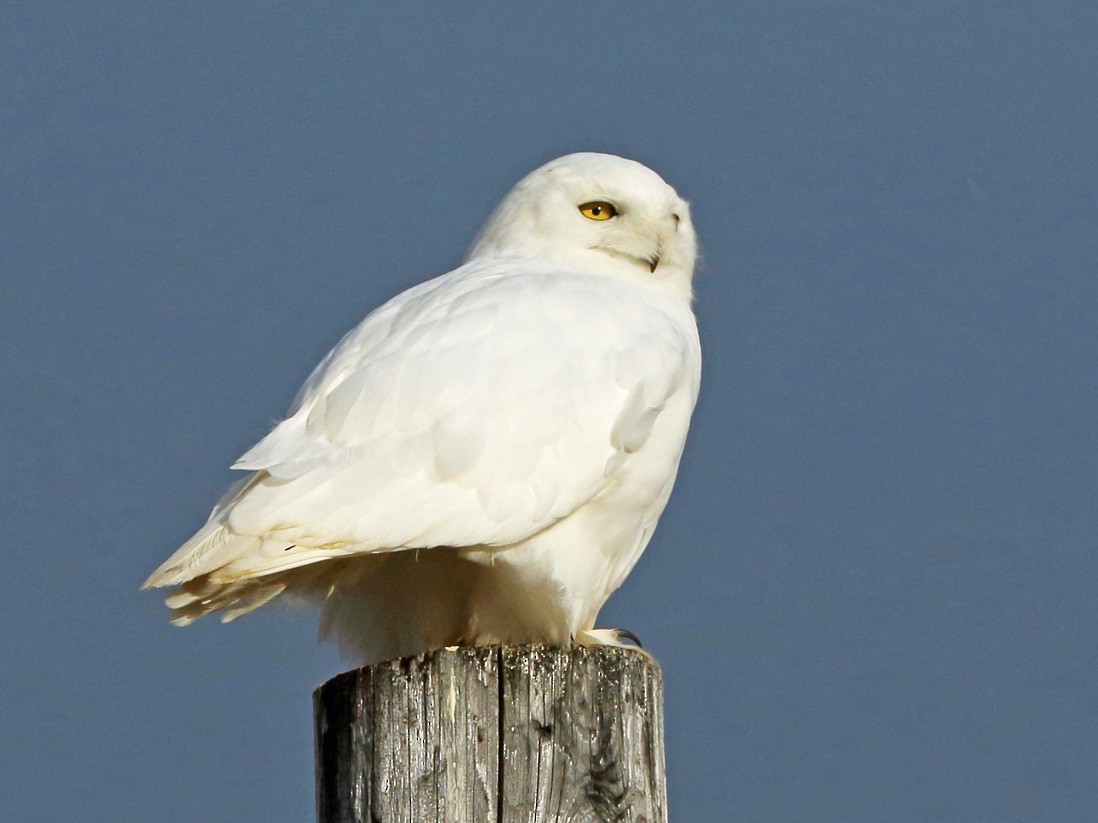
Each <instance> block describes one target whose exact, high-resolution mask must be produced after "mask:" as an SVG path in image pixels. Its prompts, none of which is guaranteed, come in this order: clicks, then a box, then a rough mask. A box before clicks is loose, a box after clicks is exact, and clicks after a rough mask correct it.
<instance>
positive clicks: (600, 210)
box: [579, 200, 618, 220]
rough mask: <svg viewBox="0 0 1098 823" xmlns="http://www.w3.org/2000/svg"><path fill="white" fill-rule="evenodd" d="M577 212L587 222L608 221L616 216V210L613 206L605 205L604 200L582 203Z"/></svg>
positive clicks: (611, 204)
mask: <svg viewBox="0 0 1098 823" xmlns="http://www.w3.org/2000/svg"><path fill="white" fill-rule="evenodd" d="M579 210H580V214H582V215H583V216H584V217H586V218H587V219H588V220H609V219H610V218H611V217H617V216H618V210H617V209H616V208H614V204H613V203H607V202H606V201H605V200H592V201H591V202H590V203H584V204H583V205H582V206H580V207H579Z"/></svg>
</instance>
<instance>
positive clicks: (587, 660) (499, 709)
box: [314, 646, 667, 823]
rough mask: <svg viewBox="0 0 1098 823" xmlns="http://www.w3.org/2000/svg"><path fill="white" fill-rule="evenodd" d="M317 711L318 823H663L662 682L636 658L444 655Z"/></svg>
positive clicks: (548, 652) (393, 669)
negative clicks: (399, 822)
mask: <svg viewBox="0 0 1098 823" xmlns="http://www.w3.org/2000/svg"><path fill="white" fill-rule="evenodd" d="M314 703H315V712H316V743H317V815H318V820H319V821H320V823H367V822H368V823H374V822H375V821H380V822H381V823H389V821H407V822H408V823H432V821H447V823H550V822H551V821H554V822H555V821H569V823H602V821H635V823H641V821H643V823H666V820H667V811H666V809H667V798H666V789H665V777H664V756H663V679H662V676H661V674H660V669H659V666H658V665H657V664H656V662H655V661H654V660H653V659H652V658H651V657H649V656H648V655H646V654H644V653H643V652H640V651H637V650H635V649H620V648H609V647H605V646H597V647H583V646H573V647H572V648H570V649H556V648H550V647H546V646H519V647H512V646H504V647H499V646H488V647H482V648H456V649H442V650H440V651H437V652H432V653H428V654H425V655H420V656H418V657H412V658H405V659H402V660H393V661H387V662H385V663H379V664H377V665H374V666H366V667H363V668H361V669H356V670H354V671H350V672H346V673H344V674H341V675H339V676H337V677H335V678H333V679H332V680H329V681H328V682H327V683H325V684H324V685H323V686H321V687H320V688H319V689H317V691H316V694H315V695H314Z"/></svg>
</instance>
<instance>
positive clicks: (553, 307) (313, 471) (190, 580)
mask: <svg viewBox="0 0 1098 823" xmlns="http://www.w3.org/2000/svg"><path fill="white" fill-rule="evenodd" d="M695 256H696V240H695V235H694V228H693V225H692V224H691V221H690V209H689V207H688V205H687V203H686V201H685V200H683V199H682V198H681V197H679V196H678V194H676V192H675V190H674V189H672V188H671V186H669V185H668V184H667V183H665V182H664V181H663V179H662V178H661V177H660V176H659V175H657V174H656V173H655V172H653V171H652V170H651V169H649V168H647V167H645V166H643V165H641V164H640V163H637V162H634V161H632V160H626V159H623V158H621V157H615V156H612V155H606V154H593V153H581V154H570V155H568V156H566V157H561V158H559V159H557V160H554V161H552V162H550V163H548V164H546V165H544V166H542V167H541V168H539V169H537V170H536V171H534V172H532V173H530V174H529V175H528V176H526V177H525V178H524V179H522V180H521V181H520V182H519V183H518V184H517V185H516V186H515V188H514V189H513V190H512V191H511V192H510V193H509V194H508V195H507V196H506V197H504V199H503V201H502V202H501V203H500V204H499V205H498V206H497V207H496V209H495V211H494V212H492V214H491V216H490V217H489V218H488V221H487V223H486V224H485V225H484V227H483V228H482V229H481V231H480V233H479V235H477V238H476V239H475V241H474V242H473V245H472V248H471V249H470V251H469V253H468V256H467V258H466V260H465V263H464V264H463V265H462V266H460V267H459V268H457V269H454V270H453V271H451V272H449V273H448V274H444V275H442V276H441V277H437V278H435V279H433V280H429V281H427V282H425V283H422V284H420V285H418V286H415V287H414V288H411V289H409V290H408V291H405V292H404V293H402V294H399V295H397V296H396V297H394V298H393V299H392V300H390V301H389V302H388V303H386V304H384V305H383V306H381V307H380V308H379V309H377V310H375V311H374V312H372V313H371V314H369V315H368V316H367V317H366V319H365V320H363V321H362V322H361V323H360V324H359V325H358V326H357V327H356V328H355V329H353V330H352V331H351V332H350V333H349V334H347V336H346V337H344V338H343V340H341V341H340V342H339V344H338V345H337V346H336V347H335V348H334V349H333V350H332V351H331V352H330V353H329V354H328V355H327V356H326V357H325V358H324V359H323V361H321V363H320V365H319V366H317V367H316V369H315V370H314V371H313V373H312V375H311V376H310V377H309V378H308V380H306V382H305V385H304V386H303V387H302V388H301V390H300V392H298V395H297V397H296V398H295V400H294V402H293V404H292V406H291V408H290V411H289V415H288V416H287V417H286V419H284V420H283V421H282V422H281V423H279V424H278V425H277V426H275V428H274V429H273V430H272V431H271V432H270V433H269V434H268V435H267V436H266V437H264V438H263V439H262V440H260V441H259V443H257V444H256V445H255V446H254V447H253V448H252V449H251V450H250V451H248V452H247V453H246V454H245V455H244V456H243V457H241V458H240V459H239V460H238V461H237V462H236V464H235V465H234V466H233V468H235V469H242V470H244V471H247V472H249V474H248V476H247V477H245V478H244V479H242V480H241V481H240V482H238V483H237V484H236V485H235V486H233V487H232V488H231V489H230V490H229V491H228V492H227V493H226V494H225V496H224V497H223V498H222V499H221V501H220V502H219V503H218V504H217V506H216V507H215V508H214V510H213V512H212V514H211V515H210V517H209V520H208V521H207V522H206V524H205V525H204V526H203V527H202V528H201V529H200V530H199V531H198V533H197V534H195V535H194V536H193V537H192V538H191V539H190V540H188V541H187V542H186V543H185V544H184V545H183V546H182V547H181V548H180V549H179V550H178V551H176V552H175V554H173V555H172V556H171V557H170V558H168V560H167V561H166V562H165V563H164V564H163V565H162V566H161V567H160V568H159V569H157V570H156V571H155V572H154V573H153V574H152V576H151V577H150V578H149V579H148V581H146V583H145V587H156V586H175V587H178V588H177V589H176V591H175V592H174V593H173V594H171V596H169V597H168V598H167V605H168V606H169V608H170V609H171V610H172V622H174V623H176V624H178V625H186V624H188V623H191V622H193V621H194V620H196V619H197V618H199V617H201V616H203V615H205V614H208V613H210V612H214V611H218V612H221V613H222V619H223V620H231V619H233V618H234V617H236V616H238V615H241V614H244V613H246V612H249V611H251V610H253V609H255V608H257V607H258V606H260V605H262V604H264V603H266V602H267V601H269V600H271V599H272V598H274V597H277V596H278V595H280V594H283V593H285V594H287V595H297V596H299V597H300V596H304V597H305V598H307V599H309V600H313V601H316V602H318V603H319V604H320V605H321V608H322V616H321V637H322V638H323V639H329V638H330V639H334V640H337V641H338V642H339V644H340V647H341V649H343V651H344V652H345V653H347V654H349V655H350V656H353V657H357V658H358V659H360V660H361V661H363V662H374V661H378V660H382V659H387V658H392V657H403V656H408V655H413V654H418V653H420V652H424V651H427V650H431V649H437V648H441V647H443V646H450V645H459V644H472V645H481V644H489V643H533V642H540V643H549V644H553V645H562V646H563V645H568V644H569V643H570V642H577V643H585V644H592V643H611V644H613V643H617V642H618V637H619V633H618V632H617V631H615V630H611V629H596V628H594V625H595V618H596V616H597V615H598V612H599V609H601V608H602V606H603V604H604V603H605V602H606V599H607V598H608V597H609V596H610V594H611V593H612V592H613V591H614V590H615V589H617V588H618V586H620V585H621V583H622V581H623V580H624V579H625V577H626V575H627V574H628V573H629V571H630V570H631V569H632V568H633V565H634V564H635V563H636V562H637V559H638V558H639V556H640V554H641V552H642V551H643V550H644V548H645V546H646V545H647V544H648V541H649V539H650V538H651V537H652V532H653V530H654V529H655V528H656V521H657V520H658V519H659V516H660V514H661V513H662V511H663V509H664V506H665V505H666V503H667V499H668V496H669V495H670V494H671V486H672V484H673V483H674V480H675V474H676V472H677V470H678V465H679V459H680V457H681V455H682V451H683V444H684V442H685V439H686V432H687V428H688V426H689V423H690V416H691V413H692V412H693V409H694V403H695V400H696V399H697V395H698V385H699V380H700V375H701V350H700V345H699V342H698V331H697V325H696V322H695V319H694V314H693V311H692V309H691V299H692V294H691V278H692V276H693V271H694V260H695Z"/></svg>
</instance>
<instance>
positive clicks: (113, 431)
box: [0, 0, 1098, 823]
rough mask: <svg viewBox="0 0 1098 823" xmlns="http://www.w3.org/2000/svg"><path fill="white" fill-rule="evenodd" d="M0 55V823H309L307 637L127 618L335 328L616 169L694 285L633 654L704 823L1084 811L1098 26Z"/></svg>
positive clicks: (47, 47) (757, 13) (699, 31)
mask: <svg viewBox="0 0 1098 823" xmlns="http://www.w3.org/2000/svg"><path fill="white" fill-rule="evenodd" d="M367 5H369V6H372V7H374V8H368V7H367ZM3 18H4V20H3V25H2V27H0V66H2V76H0V101H2V123H0V208H2V219H0V277H2V285H0V288H2V291H0V314H2V316H0V345H2V348H0V352H2V365H0V369H2V370H3V374H2V381H3V382H2V392H0V395H2V396H0V426H2V432H3V434H2V438H0V467H2V469H3V472H2V476H3V479H2V480H0V511H2V512H3V518H4V529H3V537H2V547H3V548H2V553H0V564H2V574H0V587H2V592H3V594H2V599H0V623H2V629H0V644H2V645H0V654H2V658H0V659H2V661H3V662H2V666H3V674H2V675H0V724H2V737H3V744H2V747H0V818H2V819H3V820H5V821H36V822H37V821H61V820H89V821H113V822H114V823H131V821H132V822H134V823H136V822H137V821H142V822H144V821H154V820H155V821H165V822H174V821H181V822H182V821H251V820H254V821H287V823H289V821H302V820H308V819H310V818H311V815H312V814H313V811H312V802H313V801H312V797H313V775H312V758H313V754H312V748H311V746H312V731H311V723H312V720H311V714H310V712H311V708H310V692H311V691H312V689H313V688H314V687H315V686H316V685H317V684H319V683H320V682H322V681H323V680H325V679H327V678H328V677H330V676H331V675H333V674H335V673H336V672H338V671H339V670H340V669H341V668H342V666H343V664H342V663H341V661H340V660H339V659H338V657H337V655H336V653H335V652H334V651H333V650H331V649H326V648H318V647H316V646H315V645H314V632H315V627H314V616H313V615H311V614H308V613H292V612H290V613H286V612H279V611H278V610H274V611H273V612H272V613H270V614H257V615H255V616H253V617H251V618H249V619H244V620H241V621H238V622H236V623H234V624H232V625H230V626H221V625H219V624H217V623H215V622H203V623H201V624H199V625H196V626H194V627H192V628H190V629H188V630H178V629H174V628H172V627H170V626H169V625H168V624H167V623H166V622H165V620H164V612H163V608H162V605H161V602H160V599H159V598H158V597H156V596H155V595H151V594H139V593H138V591H137V587H138V585H139V583H140V582H141V581H142V579H143V578H144V577H145V576H146V574H148V572H149V571H151V570H152V568H153V567H154V566H156V565H157V564H158V563H159V562H160V561H161V560H163V558H164V557H165V556H166V555H167V553H168V552H170V551H171V550H172V549H174V548H175V547H176V546H177V545H178V544H179V543H180V542H181V541H182V540H183V539H184V538H186V537H187V536H188V535H189V534H190V533H191V532H192V531H193V530H194V529H195V528H196V527H197V526H198V525H199V524H200V522H201V521H202V520H203V519H204V517H205V514H206V512H207V511H208V509H209V506H210V505H211V504H212V502H213V501H214V499H215V498H216V497H217V496H218V494H219V493H220V491H221V490H222V488H223V487H224V486H225V485H226V484H227V483H228V482H229V480H230V477H231V474H230V472H229V471H228V470H227V469H226V467H227V466H228V465H229V464H230V463H231V462H232V461H233V460H234V459H235V458H236V457H237V456H238V455H239V454H240V453H241V452H243V451H244V450H245V449H246V448H247V447H248V446H249V445H250V444H251V443H253V442H254V441H255V440H256V439H257V438H258V437H259V436H261V435H262V434H263V433H264V432H265V431H266V430H267V428H268V427H269V425H270V424H271V422H272V421H273V420H274V419H276V418H277V417H278V416H279V415H280V414H281V413H282V411H283V410H284V409H285V407H286V405H287V403H288V402H289V400H290V398H291V396H292V395H293V393H294V392H295V391H296V389H297V387H298V385H299V383H300V382H301V380H302V379H303V378H304V377H305V375H306V373H307V372H308V370H309V369H310V368H311V367H312V365H313V364H314V363H315V362H316V361H317V359H318V358H319V357H320V356H321V355H322V354H324V352H325V351H327V349H328V348H329V347H330V346H331V345H332V344H334V343H335V341H336V340H337V339H338V338H339V337H340V336H341V335H342V334H343V332H344V331H346V330H347V329H348V328H350V327H351V326H352V325H353V324H354V323H355V322H357V321H358V320H359V319H360V318H361V317H362V316H363V315H364V314H365V313H366V312H367V311H368V310H369V309H371V308H372V307H374V306H375V305H377V304H378V303H380V302H381V301H383V300H385V299H386V298H388V297H389V296H391V295H392V294H394V293H396V292H397V291H399V290H401V289H403V288H405V287H407V286H410V285H411V284H413V283H415V282H417V281H419V280H422V279H425V278H427V277H429V276H433V275H435V274H438V273H441V272H443V271H445V270H447V269H448V268H450V267H452V266H453V265H454V264H455V263H456V262H457V261H458V260H459V259H460V257H461V255H462V254H463V252H464V250H465V248H466V246H467V244H468V243H469V241H470V239H471V238H472V235H473V233H474V231H475V230H476V229H477V227H478V226H479V224H480V223H481V221H482V220H483V219H484V217H485V216H486V215H487V213H488V212H489V210H490V209H491V207H492V206H493V205H494V204H495V202H496V201H497V200H498V199H499V197H500V196H501V195H502V194H503V193H504V192H505V191H506V190H507V189H508V188H509V187H510V186H511V184H512V183H513V182H514V181H515V180H517V179H518V178H519V177H520V176H521V175H523V174H524V173H526V172H527V171H529V170H530V169H532V168H534V167H535V166H537V165H539V164H540V163H542V162H543V161H545V160H547V159H549V158H551V157H554V156H556V155H559V154H563V153H565V152H569V151H574V150H579V149H592V150H602V151H611V152H617V153H621V154H625V155H628V156H630V157H634V158H636V159H639V160H641V161H643V162H645V163H647V164H649V165H651V166H652V167H654V168H656V169H657V170H658V171H659V172H660V173H662V174H663V175H664V176H665V177H666V178H667V179H668V180H669V181H671V182H672V183H673V184H674V185H675V186H676V187H677V188H678V189H679V190H680V191H681V192H682V193H683V194H684V195H685V196H687V197H688V198H689V199H691V200H692V202H693V204H694V210H695V214H696V220H697V224H698V229H699V233H700V236H701V239H702V242H703V245H704V252H705V259H704V266H703V268H702V270H701V272H700V276H699V278H698V282H697V292H698V300H697V310H698V315H699V317H700V323H701V329H702V337H703V341H704V346H705V353H706V358H707V359H706V367H705V381H704V387H703V397H702V400H701V403H700V406H699V409H698V412H697V416H696V418H695V425H694V429H693V432H692V440H691V442H690V445H689V447H688V449H687V455H686V460H685V462H684V465H683V470H682V473H681V476H680V481H679V485H678V487H677V490H676V493H675V496H674V497H673V499H672V502H671V505H670V508H669V510H668V513H667V515H666V516H665V517H664V520H663V523H662V525H661V526H660V529H659V531H658V532H657V535H656V538H655V540H654V542H653V543H652V545H651V546H650V548H649V550H648V553H647V554H646V555H645V557H644V558H643V560H642V561H641V563H640V565H639V566H638V568H637V570H636V571H635V573H634V574H633V576H632V577H631V578H630V579H629V581H628V582H627V583H626V585H625V587H624V588H623V589H622V590H621V591H620V592H619V594H618V595H616V596H615V597H614V599H613V600H612V601H611V603H610V605H609V606H608V607H607V609H606V610H605V612H604V618H605V619H604V621H603V622H604V623H605V624H608V625H621V626H625V627H628V628H630V629H632V630H634V631H635V632H637V634H639V635H640V636H641V637H642V638H643V639H644V640H645V641H646V644H647V645H648V647H649V648H650V649H651V650H652V651H653V652H654V653H655V655H656V656H657V657H658V658H659V660H660V661H661V662H662V664H663V666H664V669H665V672H666V677H667V699H668V710H667V744H668V771H669V778H670V796H671V804H672V805H671V812H672V819H673V820H675V821H724V820H729V821H836V822H839V821H841V822H843V823H846V822H847V821H886V820H887V821H928V820H935V821H966V822H967V821H1027V823H1028V821H1075V820H1078V821H1083V820H1091V819H1093V815H1094V813H1095V812H1094V810H1095V808H1096V807H1098V785H1096V781H1095V775H1096V774H1098V747H1096V745H1095V741H1096V740H1098V683H1096V680H1098V635H1096V629H1098V597H1096V589H1098V558H1096V552H1095V536H1096V534H1098V516H1096V506H1095V487H1096V481H1098V425H1096V424H1098V415H1096V412H1098V388H1096V386H1098V93H1096V89H1098V5H1096V4H1094V3H1093V2H1078V3H1068V2H1048V3H1020V2H996V3H983V2H972V3H955V2H949V3H917V4H916V3H781V4H778V3H740V4H735V5H734V6H733V5H732V4H718V3H708V4H703V3H698V4H677V5H675V6H673V4H670V3H666V4H660V3H644V2H633V3H628V4H626V3H617V2H607V3H593V4H585V5H583V6H580V7H573V8H569V9H568V10H565V9H564V8H557V7H555V4H554V7H553V8H550V7H549V5H548V4H546V5H545V6H543V7H541V8H535V7H534V6H533V4H516V3H501V4H489V3H478V4H457V3H453V4H442V3H439V4H435V5H433V6H427V5H420V4H416V3H402V4H399V6H398V5H397V4H363V3H354V4H350V3H320V4H317V3H313V4H306V3H298V4H289V3H259V2H217V3H211V2H186V3H184V2H158V3H128V2H127V3H122V2H117V3H107V2H83V3H45V2H37V0H36V2H11V3H8V4H6V6H5V11H4V15H3Z"/></svg>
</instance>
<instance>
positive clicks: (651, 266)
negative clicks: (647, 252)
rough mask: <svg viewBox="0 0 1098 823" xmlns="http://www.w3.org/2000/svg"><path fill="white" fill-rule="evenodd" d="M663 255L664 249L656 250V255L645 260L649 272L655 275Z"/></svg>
mask: <svg viewBox="0 0 1098 823" xmlns="http://www.w3.org/2000/svg"><path fill="white" fill-rule="evenodd" d="M662 253H663V249H659V248H657V249H656V253H655V254H653V255H652V256H651V257H646V258H644V262H646V263H647V264H648V271H650V272H653V273H655V271H656V266H658V265H659V264H660V255H661V254H662Z"/></svg>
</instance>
